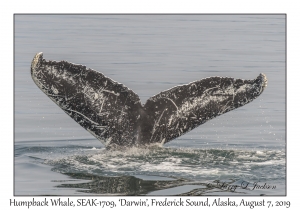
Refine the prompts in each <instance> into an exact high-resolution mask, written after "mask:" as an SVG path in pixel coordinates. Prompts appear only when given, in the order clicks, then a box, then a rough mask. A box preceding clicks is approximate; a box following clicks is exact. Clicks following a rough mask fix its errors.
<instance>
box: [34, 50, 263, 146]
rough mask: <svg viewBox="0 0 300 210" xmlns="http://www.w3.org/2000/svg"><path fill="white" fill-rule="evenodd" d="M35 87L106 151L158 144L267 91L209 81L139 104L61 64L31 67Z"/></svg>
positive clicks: (102, 80) (114, 85)
mask: <svg viewBox="0 0 300 210" xmlns="http://www.w3.org/2000/svg"><path fill="white" fill-rule="evenodd" d="M31 76H32V78H33V81H34V82H35V84H36V85H37V86H38V87H39V88H40V89H41V90H42V91H43V92H44V93H45V94H46V95H47V96H48V97H49V98H50V99H51V100H52V101H53V102H55V103H56V104H57V105H58V106H59V107H60V108H61V109H62V110H63V111H64V112H65V113H66V114H68V115H69V116H70V117H71V118H72V119H74V120H75V121H76V122H77V123H78V124H80V125H81V126H82V127H83V128H85V129H86V130H87V131H89V132H90V133H91V134H92V135H94V136H95V137H96V138H97V139H99V140H100V141H101V142H102V143H103V144H104V145H105V146H106V147H114V146H118V147H119V146H126V147H131V146H145V145H149V144H155V143H158V144H164V143H167V142H169V141H171V140H173V139H175V138H177V137H179V136H181V135H183V134H184V133H186V132H188V131H190V130H192V129H194V128H196V127H197V126H199V125H201V124H203V123H205V122H206V121H208V120H210V119H212V118H214V117H217V116H219V115H221V114H224V113H226V112H228V111H230V110H233V109H236V108H238V107H240V106H243V105H245V104H247V103H249V102H251V101H252V100H254V99H255V98H257V97H258V96H259V95H260V94H261V93H262V92H263V90H264V89H265V87H266V86H267V78H266V76H265V75H264V74H260V75H259V76H258V77H257V78H256V79H254V80H242V79H234V78H227V77H226V78H224V77H209V78H205V79H202V80H198V81H195V82H191V83H189V84H186V85H180V86H176V87H173V88H171V89H169V90H166V91H163V92H161V93H159V94H157V95H155V96H153V97H151V98H149V99H148V100H147V101H146V103H145V105H142V104H141V102H140V99H139V97H138V95H137V94H136V93H134V92H133V91H132V90H130V89H129V88H127V87H125V86H124V85H123V84H120V83H118V82H116V81H113V80H112V79H110V78H108V77H106V76H104V75H103V74H102V73H100V72H97V71H94V70H92V69H88V68H86V66H83V65H78V64H73V63H70V62H67V61H60V62H57V61H51V60H49V61H47V60H45V59H43V53H37V54H36V55H35V57H34V58H33V60H32V63H31Z"/></svg>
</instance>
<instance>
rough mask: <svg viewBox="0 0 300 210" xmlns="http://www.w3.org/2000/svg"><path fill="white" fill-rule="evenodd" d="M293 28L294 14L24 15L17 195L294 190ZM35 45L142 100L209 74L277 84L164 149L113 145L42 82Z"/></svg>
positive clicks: (18, 23)
mask: <svg viewBox="0 0 300 210" xmlns="http://www.w3.org/2000/svg"><path fill="white" fill-rule="evenodd" d="M285 29H286V16H285V15H15V17H14V37H15V46H14V47H15V55H14V61H15V62H14V65H15V69H14V102H15V103H14V105H15V107H14V110H15V111H14V125H15V126H14V137H15V138H14V145H15V147H14V175H15V176H14V193H15V195H233V196H234V195H285V194H286V118H285V116H286V57H285V55H286V48H285V46H286V31H285ZM37 52H43V53H44V58H45V59H47V60H57V61H60V60H67V61H70V62H73V63H78V64H83V65H86V66H87V67H89V68H92V69H94V70H97V71H100V72H102V73H103V74H104V75H106V76H108V77H110V78H111V79H113V80H115V81H118V82H120V83H123V84H124V85H125V86H127V87H128V88H130V89H132V90H133V91H134V92H136V93H137V94H138V95H139V96H140V99H141V101H142V102H143V103H144V102H145V101H146V100H147V99H148V98H149V97H151V96H153V95H155V94H157V93H159V92H161V91H163V90H166V89H169V88H171V87H173V86H176V85H182V84H186V83H189V82H192V81H195V80H199V79H202V78H205V77H210V76H222V77H234V78H241V79H254V78H256V77H257V76H258V75H259V73H264V74H266V76H267V78H268V87H267V88H266V89H265V91H264V93H263V94H262V95H261V96H259V97H258V98H257V99H256V100H254V101H253V102H251V103H249V104H247V105H245V106H243V107H241V108H238V109H236V110H233V111H231V112H228V113H226V114H224V115H222V116H219V117H217V118H215V119H213V120H210V121H208V122H206V123H205V124H203V125H201V126H199V127H198V128H196V129H194V130H192V131H191V132H189V133H187V134H185V135H183V136H181V137H179V138H177V139H175V140H173V141H171V142H169V143H167V144H165V145H164V146H163V147H157V148H148V149H140V148H131V149H127V150H120V151H110V150H106V149H105V148H104V146H103V145H102V144H101V143H100V142H99V141H98V140H97V139H95V137H93V136H92V135H91V134H89V133H88V132H87V131H86V130H84V129H83V128H82V127H81V126H79V125H78V124H77V123H76V122H75V121H73V120H72V119H71V118H70V117H69V116H67V115H66V114H65V113H64V112H63V111H62V110H61V109H60V108H59V107H58V106H57V105H55V104H54V103H53V102H52V101H51V100H50V99H49V98H48V97H47V96H46V95H45V94H44V93H42V91H40V90H39V89H38V87H37V86H36V85H35V84H34V82H33V81H32V79H31V76H30V64H31V61H32V58H33V56H34V55H35V54H36V53H37Z"/></svg>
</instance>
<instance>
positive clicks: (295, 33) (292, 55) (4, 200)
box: [0, 0, 300, 209]
mask: <svg viewBox="0 0 300 210" xmlns="http://www.w3.org/2000/svg"><path fill="white" fill-rule="evenodd" d="M8 2H9V1H5V3H4V2H3V3H2V4H1V13H0V14H1V19H0V20H1V33H0V34H1V39H0V42H1V64H2V65H1V73H2V75H1V82H0V89H1V115H0V116H1V119H2V120H1V131H2V135H1V153H0V154H1V158H0V161H1V178H2V184H1V196H0V206H1V207H9V199H14V198H15V197H14V196H13V53H14V52H13V14H14V13H281V14H282V13H286V14H287V55H288V57H287V68H288V70H287V90H288V92H287V110H288V112H287V119H288V121H287V125H288V128H287V131H288V133H287V161H288V162H287V175H288V176H287V196H286V197H266V199H267V200H272V201H273V202H275V201H276V200H282V201H287V200H289V201H291V207H290V208H289V209H297V206H300V205H299V203H300V201H298V200H299V199H298V193H297V192H298V191H299V190H300V189H299V187H298V186H299V185H298V180H297V179H296V177H297V175H298V173H299V170H298V168H299V167H298V165H299V164H297V163H296V161H297V160H298V159H299V156H298V154H299V150H298V148H299V147H298V142H299V137H298V135H297V129H298V127H299V124H298V122H297V120H296V119H297V118H298V117H299V112H298V109H297V108H298V106H299V104H298V103H297V100H298V97H299V88H298V87H297V85H298V83H299V81H298V78H299V77H298V75H299V73H298V72H299V70H300V69H299V68H297V67H299V61H298V60H299V53H297V52H298V51H299V47H300V46H299V37H300V34H299V25H300V24H299V23H300V15H299V9H297V8H299V7H298V4H297V3H296V1H270V0H268V1H262V0H252V1H240V0H234V1H222V0H218V1H217V0H211V1H188V0H184V1H175V0H173V1H161V0H160V1H159V0H151V1H141V0H127V1H122V0H111V1H107V2H104V1H90V0H85V1H81V2H78V1H58V0H52V1H37V0H34V1H33V0H27V1H10V2H9V3H8ZM297 64H298V65H297ZM106 198H108V197H106ZM131 198H132V197H131ZM138 198H140V197H138ZM213 198H214V197H210V199H213ZM16 199H17V200H30V198H29V197H24V199H23V198H22V197H16ZM118 199H119V197H116V198H111V200H116V201H117V200H118ZM161 199H162V198H161ZM223 199H225V197H223ZM240 199H241V197H235V198H232V200H237V201H239V200H240ZM246 199H247V200H259V199H261V197H247V198H246ZM39 200H42V198H40V199H39ZM72 200H76V198H75V197H72ZM15 208H18V207H15ZM21 208H22V207H21ZM70 208H72V209H74V208H73V207H61V209H70ZM98 208H99V207H98ZM198 208H201V207H198ZM257 208H258V207H256V208H255V209H257ZM5 209H6V208H5ZM18 209H20V208H18ZM22 209H24V208H22ZM56 209H60V208H57V207H56ZM122 209H132V208H130V207H125V208H122ZM136 209H137V208H136ZM210 209H212V208H210ZM242 209H250V208H249V207H244V208H242ZM259 209H262V208H259Z"/></svg>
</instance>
